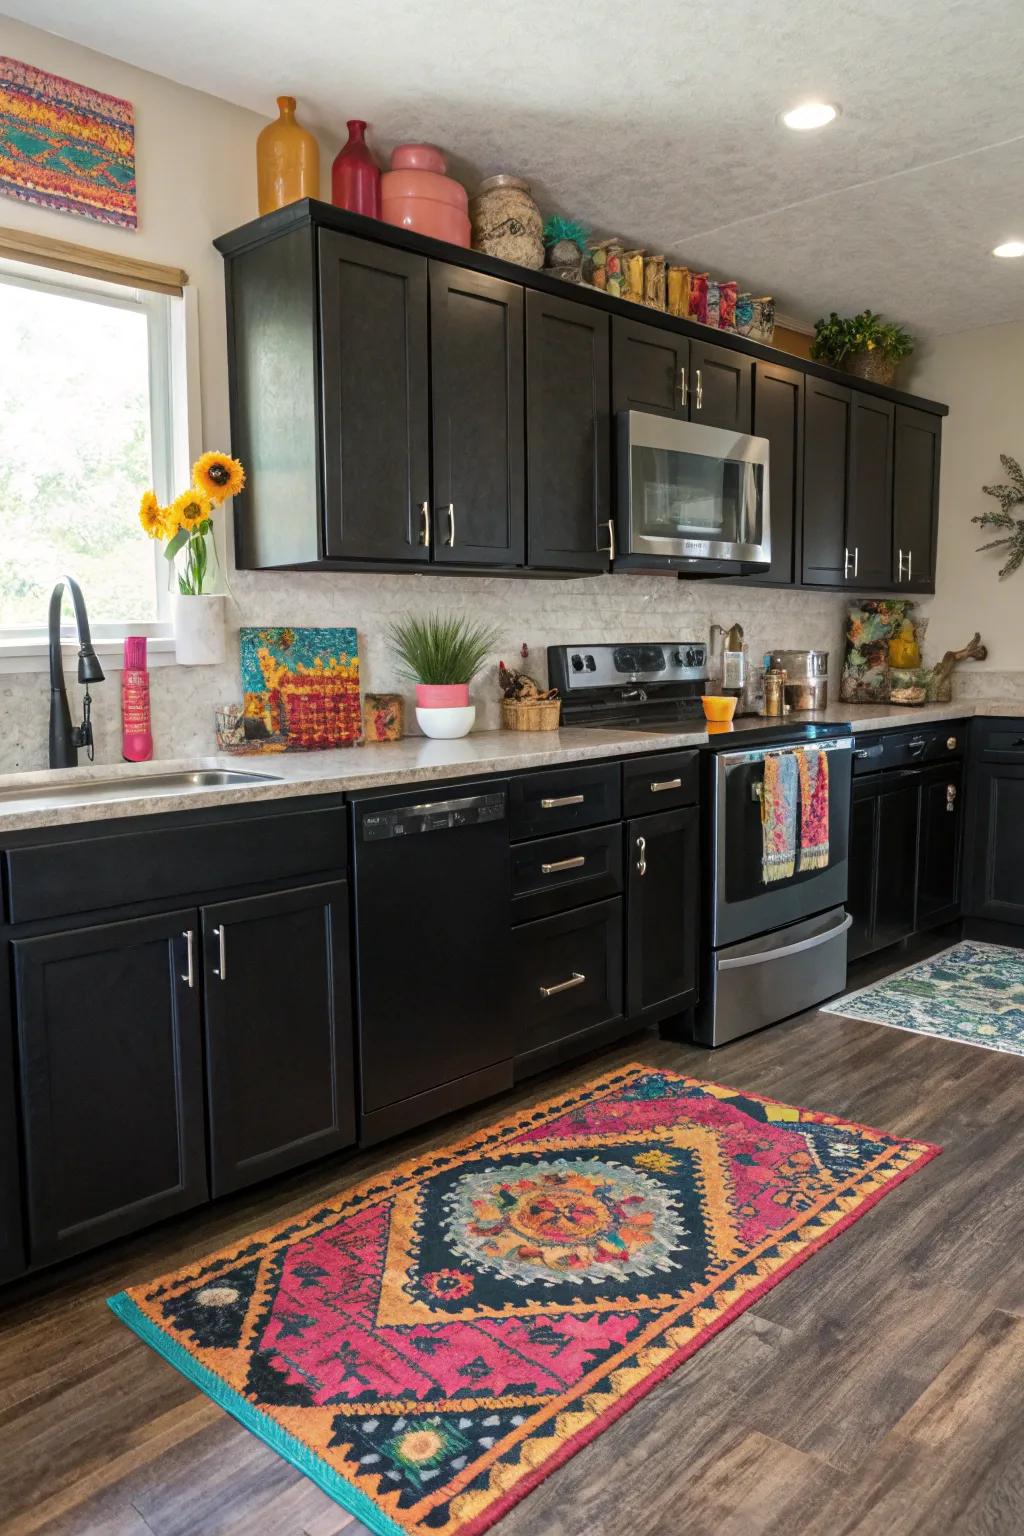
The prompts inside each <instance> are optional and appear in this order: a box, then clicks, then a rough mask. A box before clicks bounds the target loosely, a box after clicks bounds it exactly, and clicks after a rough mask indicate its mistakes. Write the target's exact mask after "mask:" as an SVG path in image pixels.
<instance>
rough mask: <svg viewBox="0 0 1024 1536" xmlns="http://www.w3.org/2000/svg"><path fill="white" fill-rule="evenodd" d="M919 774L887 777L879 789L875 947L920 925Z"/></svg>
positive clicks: (904, 936)
mask: <svg viewBox="0 0 1024 1536" xmlns="http://www.w3.org/2000/svg"><path fill="white" fill-rule="evenodd" d="M919 792H920V785H919V775H917V774H913V775H911V776H909V777H908V778H907V779H901V778H895V779H886V780H885V781H883V784H882V786H881V787H880V789H879V792H878V858H877V861H876V864H875V881H876V892H875V925H874V945H873V947H874V948H875V949H884V948H885V946H886V945H887V944H895V943H896V942H897V941H898V940H899V939H906V938H908V937H909V936H910V934H912V933H913V932H914V930H915V928H916V927H917V912H916V907H917V902H916V895H917V839H918V805H919Z"/></svg>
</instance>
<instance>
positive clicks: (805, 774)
mask: <svg viewBox="0 0 1024 1536" xmlns="http://www.w3.org/2000/svg"><path fill="white" fill-rule="evenodd" d="M799 759H800V767H799V773H800V861H799V868H800V869H826V868H827V867H828V805H829V799H828V795H829V791H828V753H827V752H801V753H800V754H799Z"/></svg>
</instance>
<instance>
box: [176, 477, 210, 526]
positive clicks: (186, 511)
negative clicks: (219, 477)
mask: <svg viewBox="0 0 1024 1536" xmlns="http://www.w3.org/2000/svg"><path fill="white" fill-rule="evenodd" d="M167 510H168V512H169V514H170V516H171V519H172V521H173V523H174V526H175V527H176V528H184V529H186V530H187V531H188V532H189V533H192V532H193V531H194V530H195V529H196V528H198V527H199V526H200V524H202V523H204V522H205V521H206V519H207V518H208V517H209V516H210V513H211V512H212V511H213V502H212V501H211V499H210V497H209V496H208V495H207V494H206V492H205V491H200V490H197V489H196V487H195V486H194V485H193V486H190V487H189V489H188V490H187V491H182V493H181V495H180V496H178V497H177V498H176V499H175V500H174V501H172V503H171V505H170V506H169V507H168V509H167Z"/></svg>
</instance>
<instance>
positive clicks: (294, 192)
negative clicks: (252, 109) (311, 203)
mask: <svg viewBox="0 0 1024 1536" xmlns="http://www.w3.org/2000/svg"><path fill="white" fill-rule="evenodd" d="M277 110H278V117H277V119H276V121H275V122H273V123H268V124H267V126H266V127H265V128H264V129H263V130H262V131H261V132H260V134H259V136H258V138H257V140H256V188H257V195H258V198H259V209H260V213H261V214H263V213H273V211H274V209H275V208H283V207H284V206H285V205H286V204H287V203H297V202H298V201H299V199H300V198H302V197H319V196H320V146H319V144H318V143H317V141H316V139H314V137H313V135H312V134H311V133H310V132H309V131H308V129H306V128H303V127H302V125H301V124H300V123H298V122H296V120H295V97H294V96H279V97H278V98H277Z"/></svg>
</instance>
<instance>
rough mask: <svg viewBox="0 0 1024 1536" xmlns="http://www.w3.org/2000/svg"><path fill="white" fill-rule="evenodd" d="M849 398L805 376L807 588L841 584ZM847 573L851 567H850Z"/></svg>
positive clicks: (804, 568) (804, 565) (835, 386)
mask: <svg viewBox="0 0 1024 1536" xmlns="http://www.w3.org/2000/svg"><path fill="white" fill-rule="evenodd" d="M852 409H853V405H852V395H851V391H850V390H848V389H847V388H846V387H845V386H844V385H842V384H830V383H828V382H827V381H826V380H824V379H816V378H812V377H811V376H810V375H809V374H808V376H807V379H806V382H805V385H804V512H803V537H802V548H803V556H802V562H801V564H802V576H803V581H804V584H805V585H807V586H826V587H830V586H841V585H842V583H843V581H844V579H845V575H844V573H845V571H846V569H847V568H848V567H849V566H850V562H849V561H848V560H845V559H844V553H845V550H846V504H847V495H848V489H849V450H850V416H851V413H852ZM851 571H852V567H851Z"/></svg>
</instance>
